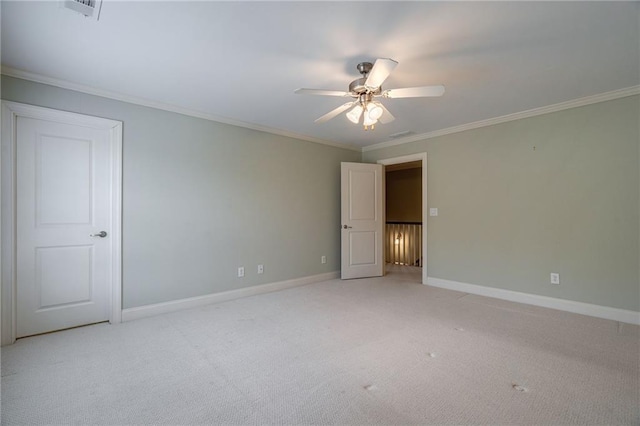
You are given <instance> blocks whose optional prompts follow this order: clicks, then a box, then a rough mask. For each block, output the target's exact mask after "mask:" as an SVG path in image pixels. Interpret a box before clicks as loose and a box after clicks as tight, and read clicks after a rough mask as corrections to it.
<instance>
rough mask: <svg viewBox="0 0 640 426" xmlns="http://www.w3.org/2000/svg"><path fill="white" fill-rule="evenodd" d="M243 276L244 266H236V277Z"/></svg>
mask: <svg viewBox="0 0 640 426" xmlns="http://www.w3.org/2000/svg"><path fill="white" fill-rule="evenodd" d="M242 277H244V266H240V267H239V268H238V278H242Z"/></svg>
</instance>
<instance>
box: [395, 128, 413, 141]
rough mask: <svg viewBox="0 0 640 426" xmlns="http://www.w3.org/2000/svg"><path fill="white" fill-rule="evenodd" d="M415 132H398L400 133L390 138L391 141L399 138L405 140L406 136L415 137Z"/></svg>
mask: <svg viewBox="0 0 640 426" xmlns="http://www.w3.org/2000/svg"><path fill="white" fill-rule="evenodd" d="M413 134H414V132H412V131H411V130H405V131H404V132H398V133H394V134H392V135H389V138H391V139H398V138H403V137H405V136H409V135H413Z"/></svg>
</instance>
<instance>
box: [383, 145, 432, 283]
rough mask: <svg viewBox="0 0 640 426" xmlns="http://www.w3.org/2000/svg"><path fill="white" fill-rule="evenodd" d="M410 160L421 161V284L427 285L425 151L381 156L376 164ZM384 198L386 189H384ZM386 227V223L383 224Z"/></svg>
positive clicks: (385, 164)
mask: <svg viewBox="0 0 640 426" xmlns="http://www.w3.org/2000/svg"><path fill="white" fill-rule="evenodd" d="M412 161H422V257H423V261H422V284H424V285H427V278H428V277H429V274H428V273H427V263H428V262H427V218H428V217H429V209H428V208H427V207H428V206H427V153H426V152H420V153H417V154H410V155H403V156H401V157H393V158H383V159H381V160H378V164H382V165H383V166H389V165H391V164H402V163H410V162H412ZM385 198H386V190H385ZM385 227H386V225H385Z"/></svg>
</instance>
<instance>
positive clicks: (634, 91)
mask: <svg viewBox="0 0 640 426" xmlns="http://www.w3.org/2000/svg"><path fill="white" fill-rule="evenodd" d="M633 95H640V86H631V87H627V88H624V89H619V90H613V91H611V92H605V93H600V94H597V95H592V96H586V97H584V98H578V99H574V100H571V101H566V102H561V103H558V104H553V105H548V106H545V107H540V108H534V109H530V110H526V111H521V112H516V113H513V114H508V115H503V116H500V117H494V118H489V119H487V120H481V121H475V122H473V123H467V124H462V125H460V126H454V127H448V128H446V129H441V130H435V131H433V132H428V133H422V134H419V135H411V136H408V137H406V138H401V139H396V140H393V141H387V142H380V143H377V144H374V145H369V146H365V147H363V148H362V152H367V151H375V150H377V149H382V148H389V147H392V146H398V145H404V144H407V143H411V142H417V141H422V140H425V139H431V138H436V137H438V136H444V135H450V134H452V133H459V132H464V131H467V130H473V129H479V128H481V127H487V126H493V125H495V124H501V123H507V122H509V121H515V120H521V119H523V118H529V117H536V116H538V115H543V114H549V113H552V112H558V111H563V110H566V109H571V108H578V107H582V106H586V105H591V104H596V103H599V102H606V101H612V100H614V99H620V98H626V97H627V96H633Z"/></svg>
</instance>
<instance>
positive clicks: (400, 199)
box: [385, 168, 422, 222]
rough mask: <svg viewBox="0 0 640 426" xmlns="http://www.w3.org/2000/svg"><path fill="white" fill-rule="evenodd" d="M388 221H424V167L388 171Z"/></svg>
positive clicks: (386, 183) (386, 184)
mask: <svg viewBox="0 0 640 426" xmlns="http://www.w3.org/2000/svg"><path fill="white" fill-rule="evenodd" d="M385 177H386V180H385V186H386V196H385V199H386V204H387V206H386V214H387V216H386V219H387V222H422V168H414V169H405V170H395V171H392V172H387V173H386V176H385Z"/></svg>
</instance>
